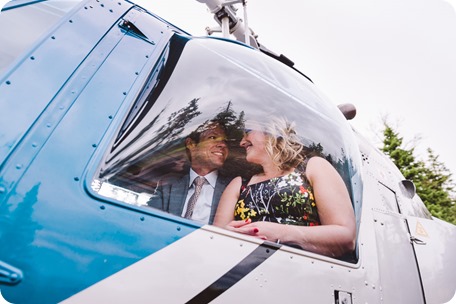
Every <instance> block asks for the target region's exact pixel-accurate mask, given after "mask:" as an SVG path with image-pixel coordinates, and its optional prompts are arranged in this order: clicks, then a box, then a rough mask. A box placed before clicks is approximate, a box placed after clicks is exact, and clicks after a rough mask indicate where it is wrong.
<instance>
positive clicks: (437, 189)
mask: <svg viewBox="0 0 456 304" xmlns="http://www.w3.org/2000/svg"><path fill="white" fill-rule="evenodd" d="M403 140H404V139H403V137H401V136H400V135H399V133H398V132H396V131H395V130H394V129H393V128H392V127H391V126H390V125H389V124H388V123H387V122H384V130H383V146H382V147H381V150H382V151H383V152H384V153H385V154H386V155H388V156H389V157H390V159H391V160H392V161H393V162H394V164H395V165H396V166H397V167H398V169H399V170H400V171H401V173H402V174H403V175H404V177H405V178H406V179H410V180H412V181H413V182H414V184H415V186H416V192H417V195H418V196H419V197H420V198H421V200H422V201H423V202H424V204H425V205H426V207H427V208H428V210H429V211H430V212H431V214H432V215H433V216H435V217H438V218H440V219H442V220H445V221H447V222H450V223H453V224H456V196H455V192H454V191H455V184H454V183H453V180H452V179H451V177H452V174H451V173H450V171H449V170H448V169H447V168H446V167H445V165H444V164H443V163H442V162H440V161H439V159H438V158H439V157H438V155H436V154H435V153H434V151H433V150H432V149H430V148H428V149H427V160H426V161H422V160H418V159H417V158H416V157H415V147H412V148H409V149H407V148H405V147H404V144H403Z"/></svg>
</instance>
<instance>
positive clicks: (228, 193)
mask: <svg viewBox="0 0 456 304" xmlns="http://www.w3.org/2000/svg"><path fill="white" fill-rule="evenodd" d="M241 185H242V179H241V177H240V176H238V177H236V178H234V179H233V180H232V181H231V182H230V183H229V184H228V186H226V188H225V190H224V191H223V193H222V197H221V198H220V202H219V205H218V207H217V212H216V213H215V217H214V225H215V226H219V227H225V226H226V225H228V223H230V222H231V221H233V220H234V205H235V204H236V202H237V200H238V198H239V191H240V189H241Z"/></svg>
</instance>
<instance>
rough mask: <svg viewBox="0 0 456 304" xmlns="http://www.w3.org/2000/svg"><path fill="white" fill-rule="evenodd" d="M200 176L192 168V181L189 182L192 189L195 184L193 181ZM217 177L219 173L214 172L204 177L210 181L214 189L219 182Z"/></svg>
mask: <svg viewBox="0 0 456 304" xmlns="http://www.w3.org/2000/svg"><path fill="white" fill-rule="evenodd" d="M197 176H198V174H197V173H196V172H195V171H193V169H192V168H190V179H189V181H188V187H189V188H190V187H191V186H192V184H193V181H194V180H195V178H196V177H197ZM217 176H218V171H217V170H214V171H212V172H211V173H208V174H206V175H205V176H204V177H205V178H206V180H207V181H208V183H209V185H211V186H212V188H215V183H216V182H217Z"/></svg>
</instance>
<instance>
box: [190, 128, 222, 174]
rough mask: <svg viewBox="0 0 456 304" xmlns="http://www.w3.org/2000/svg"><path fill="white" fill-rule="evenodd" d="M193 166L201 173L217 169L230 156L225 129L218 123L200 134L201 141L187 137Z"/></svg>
mask: <svg viewBox="0 0 456 304" xmlns="http://www.w3.org/2000/svg"><path fill="white" fill-rule="evenodd" d="M186 144H187V148H188V149H189V150H190V155H191V161H192V168H193V170H195V172H197V173H198V174H200V175H206V174H207V173H209V172H212V171H214V170H217V169H219V168H221V167H222V166H223V164H224V163H225V160H226V158H227V157H228V147H227V145H226V134H225V131H224V130H223V129H222V128H221V127H220V126H218V125H213V126H210V127H209V128H208V129H207V130H205V131H203V132H202V133H201V134H200V141H199V143H195V142H194V141H193V140H191V139H187V142H186Z"/></svg>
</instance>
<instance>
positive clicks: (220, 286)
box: [187, 242, 281, 304]
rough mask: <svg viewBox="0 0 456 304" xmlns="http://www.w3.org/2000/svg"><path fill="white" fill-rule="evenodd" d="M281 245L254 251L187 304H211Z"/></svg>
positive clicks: (268, 244)
mask: <svg viewBox="0 0 456 304" xmlns="http://www.w3.org/2000/svg"><path fill="white" fill-rule="evenodd" d="M280 247H281V245H278V244H275V243H270V242H265V243H263V244H261V245H260V246H258V247H257V248H256V249H255V250H254V251H252V252H251V253H250V254H249V255H248V256H247V257H245V258H244V259H243V260H242V261H240V262H239V263H238V264H237V265H236V266H234V267H233V268H231V269H230V270H229V271H228V272H227V273H225V274H224V275H223V276H222V277H220V278H219V279H218V280H217V281H215V282H214V283H212V285H210V286H208V287H207V288H206V289H204V290H203V291H201V292H200V293H199V294H197V295H196V296H195V297H194V298H193V299H191V300H190V301H188V302H187V304H201V303H209V302H211V301H212V300H214V299H215V298H216V297H218V296H219V295H221V294H222V293H224V292H225V291H227V290H228V289H229V288H231V287H232V286H233V285H234V284H236V283H237V282H239V281H240V280H241V279H242V278H243V277H245V276H246V275H248V274H249V273H250V272H251V271H252V270H254V269H255V268H257V267H258V266H259V265H261V263H263V262H264V261H266V260H267V259H268V258H269V257H270V256H272V255H273V254H274V253H275V252H276V251H277V249H279V248H280Z"/></svg>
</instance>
